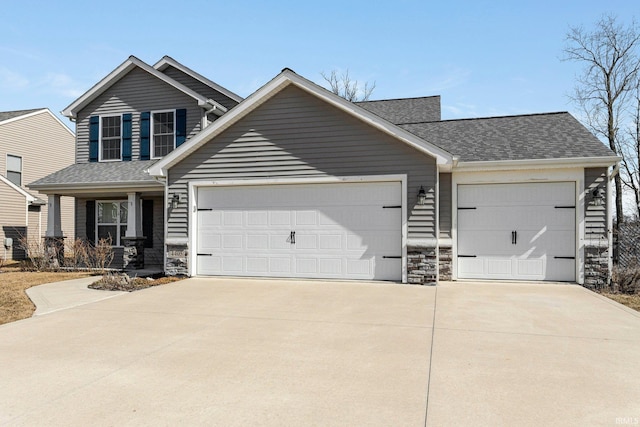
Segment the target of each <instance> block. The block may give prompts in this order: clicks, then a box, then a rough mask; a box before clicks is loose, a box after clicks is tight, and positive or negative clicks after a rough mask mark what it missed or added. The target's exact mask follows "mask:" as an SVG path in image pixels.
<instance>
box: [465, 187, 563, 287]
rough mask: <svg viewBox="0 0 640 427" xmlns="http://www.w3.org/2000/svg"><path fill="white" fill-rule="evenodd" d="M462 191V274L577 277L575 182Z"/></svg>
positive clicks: (509, 277) (477, 276)
mask: <svg viewBox="0 0 640 427" xmlns="http://www.w3.org/2000/svg"><path fill="white" fill-rule="evenodd" d="M457 190H458V229H457V233H458V249H457V254H458V255H457V256H458V258H457V259H458V261H457V263H458V265H457V270H458V277H459V278H468V279H506V280H553V281H574V280H575V266H576V260H575V254H576V240H575V236H576V227H575V218H576V200H575V194H576V193H575V183H573V182H553V183H519V184H481V185H458V188H457Z"/></svg>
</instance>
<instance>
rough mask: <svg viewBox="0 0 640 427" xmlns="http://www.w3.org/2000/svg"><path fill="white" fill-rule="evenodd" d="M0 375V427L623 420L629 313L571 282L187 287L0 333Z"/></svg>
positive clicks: (637, 326) (627, 415) (634, 316)
mask: <svg viewBox="0 0 640 427" xmlns="http://www.w3.org/2000/svg"><path fill="white" fill-rule="evenodd" d="M434 326H435V327H434ZM0 367H1V369H0V425H83V426H84V425H154V426H155V425H221V426H241V425H261V426H264V425H273V426H282V425H295V426H300V425H321V426H331V425H343V426H364V425H372V426H375V425H380V426H424V425H425V424H426V425H430V426H442V425H491V426H500V425H505V426H506V425H531V426H541V425H611V426H613V425H620V424H624V423H626V424H629V423H631V424H634V423H635V424H638V423H639V422H640V376H639V374H638V372H639V371H640V369H639V368H640V315H639V313H636V312H632V311H631V310H628V309H625V308H624V307H622V306H620V305H618V304H616V303H614V302H611V301H609V300H606V299H604V298H601V297H599V296H597V295H595V294H592V293H590V292H588V291H586V290H584V289H582V288H580V287H578V286H575V285H573V286H572V285H552V284H487V283H448V284H444V285H441V286H439V287H437V288H429V287H417V286H401V285H395V284H384V283H337V282H331V283H327V282H312V281H309V282H296V281H275V280H244V279H189V280H185V281H182V282H177V283H174V284H169V285H165V286H161V287H156V288H151V289H147V290H144V291H139V292H135V293H132V294H127V295H122V296H118V297H115V298H111V299H107V300H103V301H99V302H96V303H93V304H88V305H84V306H81V307H76V308H72V309H68V310H62V311H58V312H55V313H51V314H47V315H42V316H38V317H34V318H31V319H26V320H23V321H20V322H15V323H12V324H7V325H3V326H0Z"/></svg>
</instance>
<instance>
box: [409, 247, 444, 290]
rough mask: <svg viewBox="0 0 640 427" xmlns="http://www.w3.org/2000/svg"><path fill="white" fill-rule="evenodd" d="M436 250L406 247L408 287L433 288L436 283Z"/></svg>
mask: <svg viewBox="0 0 640 427" xmlns="http://www.w3.org/2000/svg"><path fill="white" fill-rule="evenodd" d="M436 253H437V251H436V248H433V247H421V246H409V247H407V282H408V283H409V284H410V285H428V286H434V285H435V284H436V283H437V277H438V276H437V270H436V268H437V267H436V265H437V259H436Z"/></svg>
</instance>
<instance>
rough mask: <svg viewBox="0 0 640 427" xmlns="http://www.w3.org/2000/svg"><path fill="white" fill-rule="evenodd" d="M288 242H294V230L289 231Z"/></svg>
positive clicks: (293, 243)
mask: <svg viewBox="0 0 640 427" xmlns="http://www.w3.org/2000/svg"><path fill="white" fill-rule="evenodd" d="M289 242H291V244H292V245H295V244H296V232H295V231H292V232H291V233H289Z"/></svg>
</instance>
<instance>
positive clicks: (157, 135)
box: [151, 111, 176, 158]
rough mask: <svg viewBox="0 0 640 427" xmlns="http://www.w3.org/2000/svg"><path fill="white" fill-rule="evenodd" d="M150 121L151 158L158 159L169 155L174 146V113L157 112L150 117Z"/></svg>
mask: <svg viewBox="0 0 640 427" xmlns="http://www.w3.org/2000/svg"><path fill="white" fill-rule="evenodd" d="M151 120H152V129H153V135H152V139H151V140H152V148H151V150H152V151H151V152H152V157H153V158H159V157H163V156H165V155H167V154H169V153H170V152H171V151H173V149H174V148H175V146H176V127H175V112H174V111H159V112H154V113H153V114H152V115H151Z"/></svg>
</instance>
